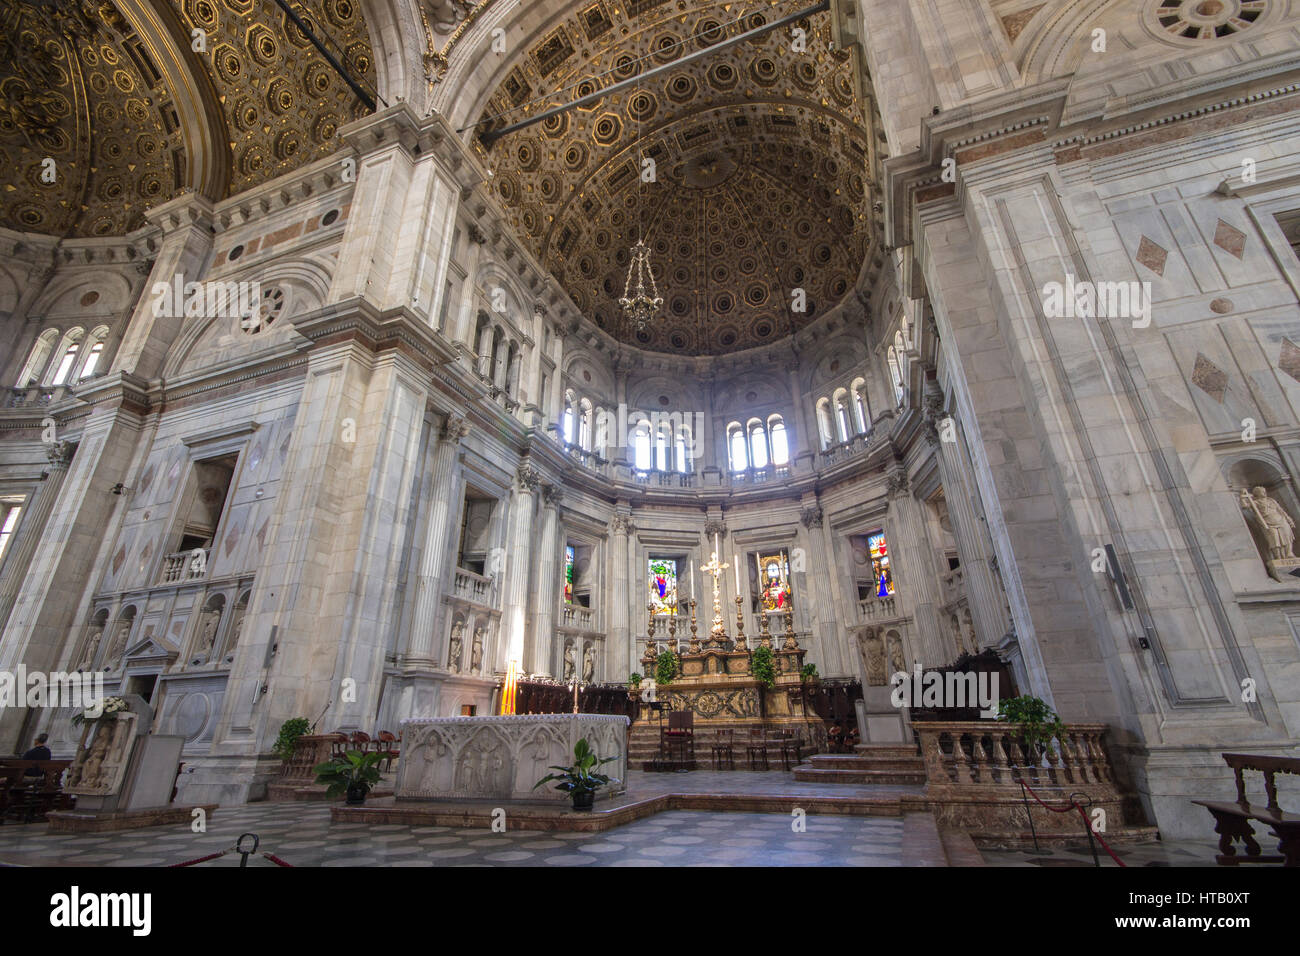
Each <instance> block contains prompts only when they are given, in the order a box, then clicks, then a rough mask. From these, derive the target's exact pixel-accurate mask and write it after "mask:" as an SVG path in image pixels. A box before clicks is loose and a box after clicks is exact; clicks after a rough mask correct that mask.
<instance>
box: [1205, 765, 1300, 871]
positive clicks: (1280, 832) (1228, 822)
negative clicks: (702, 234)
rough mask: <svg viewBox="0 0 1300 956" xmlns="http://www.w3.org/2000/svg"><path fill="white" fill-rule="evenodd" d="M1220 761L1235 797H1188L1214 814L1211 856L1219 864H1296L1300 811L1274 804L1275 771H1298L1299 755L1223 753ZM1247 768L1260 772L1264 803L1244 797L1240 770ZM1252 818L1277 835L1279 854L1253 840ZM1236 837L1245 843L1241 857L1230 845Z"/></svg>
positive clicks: (1299, 856)
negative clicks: (1214, 854)
mask: <svg viewBox="0 0 1300 956" xmlns="http://www.w3.org/2000/svg"><path fill="white" fill-rule="evenodd" d="M1223 761H1224V763H1226V764H1227V765H1228V766H1229V767H1231V768H1232V773H1233V777H1234V778H1235V780H1236V783H1237V801H1236V802H1235V803H1223V802H1219V801H1214V800H1193V801H1192V803H1195V804H1197V805H1198V806H1202V807H1205V808H1206V809H1207V810H1209V811H1210V814H1211V816H1213V817H1214V832H1215V833H1217V834H1219V855H1218V856H1217V857H1216V858H1215V859H1216V860H1217V861H1218V862H1219V865H1220V866H1237V865H1238V864H1241V863H1281V864H1282V865H1283V866H1300V814H1297V813H1289V812H1287V811H1286V810H1283V809H1282V807H1281V806H1280V805H1279V804H1278V802H1277V782H1276V775H1277V774H1279V773H1293V774H1300V758H1297V757H1271V756H1258V755H1256V754H1223ZM1247 770H1251V771H1255V772H1258V773H1262V774H1263V775H1264V792H1265V794H1267V796H1268V804H1267V805H1266V806H1263V807H1260V806H1258V805H1252V804H1251V803H1250V801H1249V800H1248V799H1247V798H1246V781H1245V777H1244V772H1245V771H1247ZM1252 821H1253V822H1255V823H1262V824H1264V825H1265V826H1267V827H1269V828H1270V829H1271V830H1272V831H1273V835H1274V836H1276V837H1277V838H1278V850H1279V851H1280V852H1279V854H1265V853H1263V851H1262V850H1261V849H1260V846H1259V843H1258V842H1257V841H1256V840H1255V830H1254V827H1253V826H1251V823H1252ZM1237 840H1240V841H1242V843H1243V844H1244V845H1245V847H1246V855H1245V856H1244V857H1242V856H1238V855H1237V849H1236V847H1234V846H1233V843H1235V842H1236V841H1237Z"/></svg>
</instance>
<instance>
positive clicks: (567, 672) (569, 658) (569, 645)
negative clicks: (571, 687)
mask: <svg viewBox="0 0 1300 956" xmlns="http://www.w3.org/2000/svg"><path fill="white" fill-rule="evenodd" d="M573 666H574V665H573V641H565V642H564V682H565V683H566V684H568V683H570V682H571V681H572V680H573Z"/></svg>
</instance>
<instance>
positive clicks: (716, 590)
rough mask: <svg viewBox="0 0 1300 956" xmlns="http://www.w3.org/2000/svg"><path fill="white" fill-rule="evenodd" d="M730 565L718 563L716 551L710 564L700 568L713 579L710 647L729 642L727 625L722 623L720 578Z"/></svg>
mask: <svg viewBox="0 0 1300 956" xmlns="http://www.w3.org/2000/svg"><path fill="white" fill-rule="evenodd" d="M729 567H731V565H730V564H727V563H725V562H719V561H718V552H717V551H714V552H713V555H712V557H711V558H710V559H709V563H708V564H704V565H701V566H700V572H701V573H702V574H708V575H711V576H712V577H713V627H711V628H709V645H710V646H714V645H721V644H723V642H725V641H726V640H727V625H726V624H724V623H723V622H722V589H721V586H720V578H721V576H722V572H723V571H725V570H726V569H727V568H729Z"/></svg>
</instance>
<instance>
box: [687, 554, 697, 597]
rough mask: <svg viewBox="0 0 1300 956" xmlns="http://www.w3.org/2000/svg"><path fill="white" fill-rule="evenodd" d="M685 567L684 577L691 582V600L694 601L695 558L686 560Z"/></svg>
mask: <svg viewBox="0 0 1300 956" xmlns="http://www.w3.org/2000/svg"><path fill="white" fill-rule="evenodd" d="M686 567H687V571H686V577H687V578H688V579H689V580H690V582H691V600H692V601H694V600H695V559H694V558H691V559H690V560H689V561H687V562H686Z"/></svg>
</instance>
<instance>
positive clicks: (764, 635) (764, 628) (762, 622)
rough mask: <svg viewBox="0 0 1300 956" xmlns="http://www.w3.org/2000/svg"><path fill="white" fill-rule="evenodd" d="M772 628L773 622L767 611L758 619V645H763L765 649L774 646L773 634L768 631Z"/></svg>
mask: <svg viewBox="0 0 1300 956" xmlns="http://www.w3.org/2000/svg"><path fill="white" fill-rule="evenodd" d="M771 626H772V622H771V621H769V620H768V618H767V611H764V612H763V613H762V614H761V615H759V618H758V632H759V633H758V636H759V641H758V643H759V644H761V645H762V646H763V647H771V646H772V634H771V632H770V631H769V630H768V629H769V628H770V627H771Z"/></svg>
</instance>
